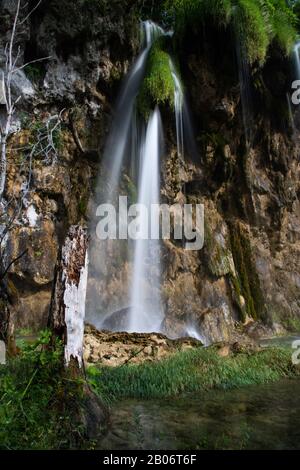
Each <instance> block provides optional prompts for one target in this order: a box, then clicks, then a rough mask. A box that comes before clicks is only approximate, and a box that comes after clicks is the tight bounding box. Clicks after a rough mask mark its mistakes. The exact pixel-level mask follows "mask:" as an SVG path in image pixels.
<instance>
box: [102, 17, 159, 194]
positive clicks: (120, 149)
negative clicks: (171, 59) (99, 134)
mask: <svg viewBox="0 0 300 470" xmlns="http://www.w3.org/2000/svg"><path fill="white" fill-rule="evenodd" d="M142 33H143V36H144V48H143V50H142V52H141V54H140V55H139V57H138V58H137V60H136V62H135V64H134V66H133V68H132V71H131V72H130V73H129V76H128V79H127V81H126V84H125V86H124V89H123V91H122V92H121V95H120V99H119V102H118V105H117V109H116V114H115V115H116V118H115V121H114V124H113V128H112V131H111V133H110V135H109V138H108V142H107V145H106V149H105V153H104V161H103V164H104V166H105V168H106V170H107V178H108V180H107V187H108V194H106V197H107V200H111V198H112V196H113V194H114V191H115V190H116V188H117V186H118V184H119V181H120V174H121V169H122V165H123V163H124V160H125V158H126V156H127V155H126V154H127V152H128V146H130V137H131V136H132V134H135V135H136V134H137V133H138V131H137V123H136V119H135V100H136V97H137V94H138V92H139V89H140V85H141V82H142V79H143V77H144V73H145V67H146V63H147V58H148V54H149V51H150V48H151V46H152V44H153V41H154V40H155V39H156V38H157V37H159V36H160V35H162V34H163V30H162V28H160V27H159V26H158V25H156V24H155V23H153V22H152V21H145V22H143V23H142ZM135 150H136V148H135V147H134V146H132V148H131V153H133V158H132V160H134V159H135V157H136V153H135ZM129 153H130V152H129Z"/></svg>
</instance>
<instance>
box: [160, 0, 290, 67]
mask: <svg viewBox="0 0 300 470" xmlns="http://www.w3.org/2000/svg"><path fill="white" fill-rule="evenodd" d="M164 9H166V11H167V12H168V13H169V15H170V16H171V17H172V19H173V22H174V24H175V29H176V31H177V32H178V33H179V34H181V35H183V34H185V32H186V31H187V30H188V28H190V27H194V28H195V27H198V26H199V23H200V22H202V23H204V22H205V21H210V20H213V22H214V23H215V24H216V25H217V26H219V27H227V26H229V25H231V26H232V27H233V29H234V30H235V33H236V35H237V37H238V39H239V41H240V42H241V47H242V49H243V50H245V52H246V55H247V58H248V60H249V62H250V63H253V62H255V61H258V62H259V63H263V62H264V61H265V60H266V56H267V51H268V48H269V46H270V45H271V43H272V42H273V41H275V42H277V44H278V45H279V46H280V48H281V49H282V51H283V52H284V53H285V54H289V53H290V52H291V50H292V46H293V44H294V42H295V40H296V35H297V33H296V26H297V24H298V20H297V16H296V15H295V13H294V12H293V8H292V6H289V5H288V4H287V3H286V1H285V0H166V2H165V5H164Z"/></svg>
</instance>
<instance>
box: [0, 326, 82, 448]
mask: <svg viewBox="0 0 300 470" xmlns="http://www.w3.org/2000/svg"><path fill="white" fill-rule="evenodd" d="M50 337H51V334H50V332H49V331H45V332H42V333H41V334H40V336H39V338H38V340H37V341H35V342H34V343H33V344H25V342H23V344H22V351H21V354H20V356H19V357H17V358H15V359H11V360H10V361H9V363H8V365H7V366H0V449H53V448H60V449H63V448H76V447H78V446H80V444H81V441H82V429H81V427H80V425H78V426H77V424H76V419H74V416H76V414H77V409H78V406H80V403H81V401H82V399H83V387H82V383H81V382H80V381H79V380H78V379H76V380H75V379H73V378H72V377H71V376H70V374H69V373H68V372H66V371H65V370H64V368H63V367H62V364H63V347H62V344H61V343H60V342H59V341H58V340H57V341H55V342H54V345H52V346H51V347H50ZM19 346H20V342H19ZM74 421H75V422H74Z"/></svg>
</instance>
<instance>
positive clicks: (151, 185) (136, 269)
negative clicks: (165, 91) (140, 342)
mask: <svg viewBox="0 0 300 470" xmlns="http://www.w3.org/2000/svg"><path fill="white" fill-rule="evenodd" d="M161 139H162V125H161V118H160V113H159V110H158V108H156V109H155V111H154V112H153V114H152V115H151V117H150V119H149V122H148V127H147V132H146V137H145V143H144V145H143V146H142V151H141V172H140V179H139V195H138V203H139V204H142V205H143V206H144V207H147V208H148V212H149V213H150V212H151V204H159V200H160V153H161ZM139 216H140V220H139V222H140V228H141V231H142V232H143V233H144V237H143V238H145V240H143V239H139V240H137V241H136V242H135V252H134V263H133V281H132V293H131V305H132V307H131V310H130V318H129V331H135V332H143V333H147V332H152V331H160V328H161V322H162V320H163V316H164V315H163V311H162V306H161V300H160V285H161V280H160V274H161V273H160V242H159V240H151V239H150V237H149V228H150V221H149V220H148V215H146V214H143V213H141V214H139Z"/></svg>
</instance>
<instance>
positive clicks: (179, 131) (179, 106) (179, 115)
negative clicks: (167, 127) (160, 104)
mask: <svg viewBox="0 0 300 470" xmlns="http://www.w3.org/2000/svg"><path fill="white" fill-rule="evenodd" d="M170 67H171V71H172V77H173V81H174V105H175V119H176V137H177V154H178V157H179V158H181V159H182V160H184V141H183V109H184V93H183V89H182V85H181V82H180V78H179V77H178V75H177V72H176V69H175V67H174V64H173V61H172V60H171V59H170Z"/></svg>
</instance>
